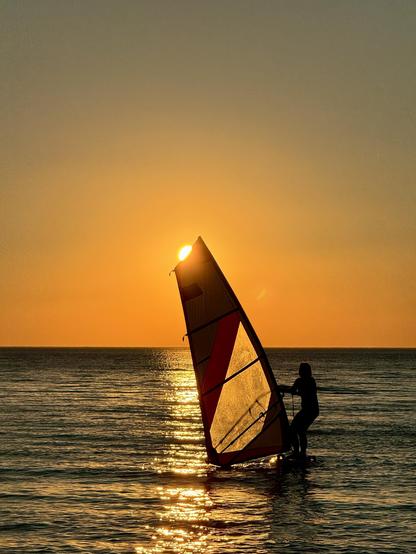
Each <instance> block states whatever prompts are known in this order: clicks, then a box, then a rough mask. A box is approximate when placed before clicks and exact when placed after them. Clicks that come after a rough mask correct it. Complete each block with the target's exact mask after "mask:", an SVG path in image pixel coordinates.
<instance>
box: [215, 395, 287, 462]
mask: <svg viewBox="0 0 416 554" xmlns="http://www.w3.org/2000/svg"><path fill="white" fill-rule="evenodd" d="M279 402H280V399H279V400H277V401H276V402H274V403H273V404H272V405H271V406H270V408H269V409H268V410H266V411H265V412H260V415H259V416H258V417H257V418H256V419H255V420H254V421H252V422H251V423H250V425H249V426H248V427H246V428H245V429H244V431H241V433H240V434H239V435H237V436H236V437H235V439H233V440H232V441H231V442H230V443H228V444H227V446H226V447H225V448H223V449H222V450H221V451H220V452H218V454H223V453H224V452H225V451H226V450H227V448H229V447H230V446H231V445H232V444H234V443H235V442H236V441H238V439H239V438H240V437H242V436H243V435H244V433H247V431H248V430H249V429H251V428H252V427H253V425H255V424H256V423H257V422H258V421H259V420H260V419H261V418H262V417H264V416H265V415H266V414H267V413H268V412H270V411H271V410H272V408H274V407H275V406H276V405H277V404H279ZM259 434H260V433H259ZM257 436H258V435H257Z"/></svg>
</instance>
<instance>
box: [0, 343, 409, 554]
mask: <svg viewBox="0 0 416 554" xmlns="http://www.w3.org/2000/svg"><path fill="white" fill-rule="evenodd" d="M268 354H269V356H270V361H271V364H272V366H273V368H274V370H275V372H276V375H277V376H278V377H279V380H280V382H282V383H291V382H292V381H293V380H294V379H295V377H296V368H297V367H298V364H299V362H300V361H309V362H310V363H311V364H312V367H313V370H314V374H315V377H316V380H317V382H318V386H319V387H320V393H319V395H320V404H321V415H320V417H319V419H318V420H317V421H316V422H315V423H314V425H313V426H312V428H311V431H310V435H309V437H310V438H309V444H310V451H311V453H313V454H315V455H316V456H317V458H318V462H317V464H316V465H315V466H313V467H309V468H306V469H303V470H302V469H294V470H292V471H288V472H285V473H283V474H280V473H278V472H277V471H276V469H275V468H274V466H273V464H271V463H270V462H269V461H256V462H250V463H247V464H244V465H242V466H238V467H237V466H236V467H234V468H232V469H229V470H223V469H217V468H215V467H213V466H209V465H207V464H206V462H205V450H204V442H203V433H202V426H201V421H200V415H199V405H198V400H197V394H196V390H195V382H194V375H193V370H192V365H191V360H190V356H189V353H188V351H187V350H185V349H0V383H1V387H0V417H1V427H0V433H1V442H0V484H1V488H0V552H1V553H2V554H3V553H8V552H16V553H17V552H18V553H41V552H45V553H46V552H50V553H63V552H86V553H107V552H108V553H114V552H116V553H122V552H125V553H135V554H137V553H144V552H148V553H156V552H185V553H187V552H188V553H195V552H204V553H205V552H208V553H238V552H251V553H268V552H276V553H278V552H283V553H290V552H306V553H309V552H330V553H336V552H339V553H342V552H348V553H350V552H351V553H355V552H356V553H364V552H386V553H400V554H402V553H404V552H415V551H416V543H415V515H414V514H415V497H416V495H415V480H414V476H415V469H416V464H415V425H416V416H415V396H416V391H415V383H416V380H415V372H416V350H361V349H360V350H351V349H348V350H340V349H334V350H332V349H329V350H325V349H313V350H309V349H305V350H298V349H273V350H269V351H268ZM296 407H297V406H295V409H296ZM287 410H288V413H289V415H290V416H291V412H292V406H291V400H290V397H289V398H288V404H287Z"/></svg>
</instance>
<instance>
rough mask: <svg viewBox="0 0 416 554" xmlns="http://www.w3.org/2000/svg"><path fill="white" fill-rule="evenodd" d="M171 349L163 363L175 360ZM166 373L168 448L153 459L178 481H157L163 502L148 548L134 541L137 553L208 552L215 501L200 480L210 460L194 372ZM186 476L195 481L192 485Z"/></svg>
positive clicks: (163, 471)
mask: <svg viewBox="0 0 416 554" xmlns="http://www.w3.org/2000/svg"><path fill="white" fill-rule="evenodd" d="M175 354H177V353H174V352H172V353H170V356H169V354H168V357H169V359H168V360H167V365H168V366H170V367H171V368H172V366H173V367H175V365H176V364H175V361H176V362H177V361H179V360H175ZM180 361H182V360H180ZM166 374H167V377H168V379H169V385H170V386H169V387H168V392H167V393H166V395H165V400H166V403H167V404H168V405H169V407H170V414H169V416H170V418H169V419H170V422H171V426H172V430H169V431H167V435H168V436H167V437H166V438H167V443H168V444H169V453H168V455H167V456H166V457H165V458H164V459H161V458H159V457H156V458H155V459H154V462H155V466H156V467H157V472H158V474H160V475H162V474H166V473H167V474H170V475H171V476H172V477H173V478H172V479H171V481H173V482H175V483H176V484H175V485H174V486H172V485H170V484H167V485H159V486H157V488H156V490H157V493H158V495H159V498H160V501H161V506H162V509H161V510H160V511H159V512H158V513H157V516H158V518H159V522H160V525H159V526H157V527H156V529H155V530H154V534H153V535H152V540H153V541H154V542H153V544H152V545H151V546H150V548H149V547H148V546H147V547H141V546H138V547H136V553H137V554H141V553H145V552H146V553H158V552H189V553H196V552H206V551H207V541H208V540H209V530H208V529H209V528H208V527H207V526H206V525H204V523H206V522H208V520H209V510H210V508H211V507H212V505H213V502H212V500H211V499H210V496H209V493H208V491H207V487H206V485H205V483H204V482H202V483H201V484H199V482H200V481H201V477H204V476H206V474H207V470H208V468H209V466H208V464H207V463H206V461H205V457H206V453H205V449H204V446H203V431H202V426H201V422H200V412H199V405H198V394H197V389H196V385H195V377H194V373H193V370H192V368H191V367H189V366H188V367H187V368H186V369H179V368H176V369H173V370H170V371H167V372H166ZM181 480H183V481H184V484H181ZM189 481H191V482H192V483H193V482H194V481H195V483H194V484H192V485H190V484H189Z"/></svg>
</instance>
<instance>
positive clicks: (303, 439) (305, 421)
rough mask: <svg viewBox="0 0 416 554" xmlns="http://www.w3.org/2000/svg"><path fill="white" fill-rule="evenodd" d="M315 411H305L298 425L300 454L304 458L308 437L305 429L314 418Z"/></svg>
mask: <svg viewBox="0 0 416 554" xmlns="http://www.w3.org/2000/svg"><path fill="white" fill-rule="evenodd" d="M316 417H317V416H316V414H315V413H305V414H304V417H303V418H302V421H301V425H299V427H298V435H299V443H300V455H301V456H303V457H304V458H306V449H307V447H308V439H307V436H306V431H307V429H308V427H309V426H310V425H311V424H312V422H313V421H314V420H315V418H316Z"/></svg>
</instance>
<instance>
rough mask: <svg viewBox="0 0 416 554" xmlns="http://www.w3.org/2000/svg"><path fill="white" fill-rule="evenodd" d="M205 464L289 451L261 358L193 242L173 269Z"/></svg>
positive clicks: (227, 291) (200, 245)
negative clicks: (195, 388)
mask: <svg viewBox="0 0 416 554" xmlns="http://www.w3.org/2000/svg"><path fill="white" fill-rule="evenodd" d="M175 274H176V278H177V281H178V286H179V291H180V295H181V300H182V306H183V310H184V315H185V321H186V327H187V335H188V339H189V343H190V348H191V353H192V360H193V365H194V369H195V374H196V379H197V385H198V392H199V400H200V406H201V413H202V420H203V424H204V433H205V441H206V447H207V453H208V459H209V461H211V462H213V463H215V464H218V465H226V464H229V463H235V462H239V461H243V460H247V459H251V458H255V457H259V456H265V455H268V454H272V453H277V452H283V451H285V450H288V448H289V441H288V421H287V416H286V412H285V408H284V404H283V400H282V398H281V395H280V393H279V391H278V389H277V385H276V382H275V378H274V376H273V373H272V371H271V368H270V365H269V363H268V360H267V357H266V355H265V352H264V350H263V348H262V346H261V344H260V341H259V340H258V338H257V336H256V334H255V332H254V330H253V328H252V326H251V324H250V322H249V321H248V319H247V316H246V315H245V313H244V311H243V309H242V307H241V305H240V303H239V302H238V300H237V297H236V296H235V294H234V292H233V291H232V289H231V287H230V285H229V284H228V282H227V281H226V279H225V277H224V275H223V274H222V272H221V270H220V269H219V267H218V265H217V263H216V262H215V260H214V258H213V257H212V254H211V253H210V252H209V250H208V248H207V247H206V245H205V243H204V242H203V241H202V239H201V238H199V239H198V240H197V241H196V243H195V244H194V246H193V249H192V252H191V254H190V255H189V256H188V258H186V259H185V260H184V261H182V262H180V263H179V264H178V265H177V266H176V268H175Z"/></svg>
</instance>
